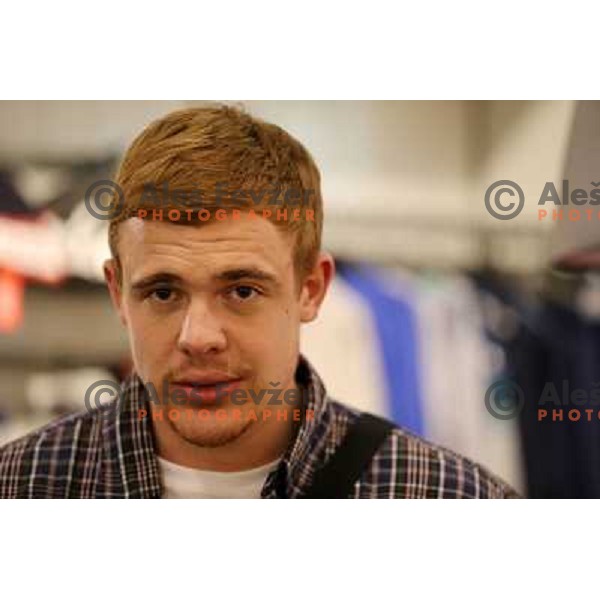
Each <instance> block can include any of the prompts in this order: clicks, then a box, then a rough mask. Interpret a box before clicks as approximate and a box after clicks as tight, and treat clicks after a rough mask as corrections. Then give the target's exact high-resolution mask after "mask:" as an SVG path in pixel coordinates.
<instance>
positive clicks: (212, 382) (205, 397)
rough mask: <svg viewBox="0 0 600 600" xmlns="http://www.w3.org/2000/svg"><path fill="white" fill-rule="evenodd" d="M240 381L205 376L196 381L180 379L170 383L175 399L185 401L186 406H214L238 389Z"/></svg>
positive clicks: (216, 376)
mask: <svg viewBox="0 0 600 600" xmlns="http://www.w3.org/2000/svg"><path fill="white" fill-rule="evenodd" d="M241 383H242V379H231V378H225V377H223V376H222V375H221V376H218V375H205V376H203V377H201V378H197V379H192V378H190V379H180V380H177V381H173V382H172V383H171V388H172V392H176V393H177V398H178V399H179V398H182V397H183V399H185V401H186V404H190V405H206V404H215V403H216V402H218V401H220V400H221V399H223V398H225V397H226V396H227V394H229V393H230V392H231V391H232V390H234V389H236V388H238V387H240V385H241Z"/></svg>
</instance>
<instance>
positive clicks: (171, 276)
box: [131, 267, 279, 291]
mask: <svg viewBox="0 0 600 600" xmlns="http://www.w3.org/2000/svg"><path fill="white" fill-rule="evenodd" d="M214 279H216V280H217V281H224V282H235V281H240V280H243V279H252V280H254V281H262V282H264V283H268V284H271V285H273V286H278V285H279V282H278V279H277V277H275V275H274V274H273V273H270V272H269V271H265V270H263V269H259V268H257V267H242V268H236V269H227V270H225V271H222V272H220V273H217V274H216V275H215V277H214ZM156 283H179V284H181V283H183V279H182V278H181V277H180V276H179V275H176V274H175V273H171V272H169V271H161V272H159V273H152V274H150V275H146V276H144V277H142V278H141V279H139V280H137V281H134V282H133V283H132V284H131V289H132V290H134V291H140V290H143V289H146V288H148V287H150V286H151V285H153V284H156Z"/></svg>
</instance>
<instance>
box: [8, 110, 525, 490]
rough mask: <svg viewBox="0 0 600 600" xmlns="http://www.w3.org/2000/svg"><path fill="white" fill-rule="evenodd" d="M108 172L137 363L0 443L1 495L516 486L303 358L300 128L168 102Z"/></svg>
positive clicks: (307, 172) (113, 270) (118, 273)
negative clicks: (382, 412)
mask: <svg viewBox="0 0 600 600" xmlns="http://www.w3.org/2000/svg"><path fill="white" fill-rule="evenodd" d="M116 183H117V184H118V186H119V188H118V191H117V192H116V194H115V196H114V202H113V204H112V208H113V210H114V212H113V214H112V220H111V224H110V230H109V237H110V247H111V252H112V258H111V259H110V260H107V261H106V263H105V275H106V281H107V284H108V287H109V290H110V294H111V298H112V300H113V303H114V305H115V308H116V310H117V312H118V315H119V317H120V319H121V322H122V323H123V326H124V327H125V328H126V329H127V332H128V335H129V340H130V345H131V351H132V357H133V363H134V367H135V369H134V372H133V374H132V375H131V376H130V377H129V378H128V379H127V381H126V382H124V384H123V386H122V391H121V395H120V397H119V398H118V399H117V400H116V401H114V402H112V403H110V404H109V405H107V406H104V407H100V408H96V409H94V410H91V411H87V412H84V413H81V414H76V415H73V416H69V417H67V418H64V419H62V420H60V421H58V422H56V423H54V424H50V425H49V426H47V427H46V428H44V429H42V430H41V431H38V432H36V433H33V434H31V435H29V436H27V437H25V438H23V439H21V440H18V441H15V442H13V443H11V444H9V445H8V446H7V447H5V448H4V449H3V450H2V451H1V453H0V491H1V495H2V497H61V498H62V497H84V498H88V497H104V498H140V497H141V498H159V497H163V498H208V497H217V498H261V497H262V498H306V497H308V498H311V497H352V498H408V497H427V498H438V497H450V498H471V497H487V498H503V497H512V496H515V493H514V492H513V490H511V489H510V488H509V487H508V486H507V485H506V484H504V483H503V482H502V481H500V480H498V479H497V478H495V477H494V476H492V475H491V474H489V473H488V472H486V471H485V470H484V469H483V468H482V467H480V466H478V465H476V464H474V463H472V462H470V461H468V460H467V459H464V458H462V457H460V456H457V455H456V454H454V453H452V452H450V451H447V450H444V449H441V448H438V447H436V446H433V445H430V444H429V443H427V442H425V441H424V440H421V439H419V438H417V437H415V436H414V435H411V434H410V433H408V432H406V431H404V430H402V429H399V428H397V427H393V426H392V425H391V424H389V423H386V422H384V421H383V420H379V419H376V418H372V417H370V416H369V415H361V414H359V413H358V412H357V411H354V410H352V409H350V408H348V407H345V406H344V405H342V404H339V403H337V402H335V401H333V400H331V399H329V398H328V397H327V394H326V391H325V387H324V385H323V383H322V381H321V380H320V378H319V376H318V374H317V373H316V372H315V370H314V369H313V368H312V367H311V365H310V364H309V362H308V361H307V360H306V358H305V357H303V356H301V355H300V353H299V332H300V326H301V324H302V323H307V322H309V321H312V320H313V319H315V318H316V317H317V315H318V311H319V307H320V305H321V303H322V301H323V299H324V297H325V294H326V292H327V289H328V286H329V283H330V282H331V280H332V277H333V276H334V272H335V271H334V262H333V260H332V258H331V257H330V256H329V255H327V254H326V253H324V252H321V250H320V245H321V231H322V223H323V209H322V199H321V186H320V175H319V171H318V169H317V167H316V165H315V163H314V161H313V159H312V158H311V156H310V155H309V153H308V152H307V151H306V149H305V148H304V147H303V146H302V145H301V144H300V143H299V142H298V141H297V140H295V139H294V138H292V137H291V136H290V135H289V134H288V133H286V132H285V131H283V130H282V129H281V128H279V127H277V126H275V125H272V124H268V123H265V122H262V121H260V120H258V119H255V118H252V117H251V116H250V115H248V114H246V113H245V112H243V111H241V110H238V109H236V108H232V107H227V106H214V107H205V108H192V109H187V110H182V111H177V112H175V113H172V114H169V115H167V116H165V117H164V118H162V119H160V120H158V121H156V122H154V123H152V124H150V125H149V126H148V127H147V128H146V129H145V130H144V131H143V132H142V133H141V134H140V135H139V137H138V138H137V139H136V140H135V141H134V142H133V144H132V145H131V147H130V148H129V149H128V151H127V152H126V154H125V157H124V159H123V161H122V164H121V166H120V169H119V172H118V174H117V177H116Z"/></svg>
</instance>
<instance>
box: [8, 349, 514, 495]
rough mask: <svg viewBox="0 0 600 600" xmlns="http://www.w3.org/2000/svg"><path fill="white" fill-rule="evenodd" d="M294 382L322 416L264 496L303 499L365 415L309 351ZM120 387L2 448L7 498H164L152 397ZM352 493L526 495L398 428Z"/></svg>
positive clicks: (300, 436) (296, 443) (129, 383)
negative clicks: (347, 402)
mask: <svg viewBox="0 0 600 600" xmlns="http://www.w3.org/2000/svg"><path fill="white" fill-rule="evenodd" d="M296 381H297V383H298V384H299V385H300V386H303V387H304V388H305V391H306V393H305V395H304V397H305V398H306V399H307V400H306V401H307V404H308V406H307V407H306V408H308V409H310V410H312V411H314V419H308V420H304V421H302V422H301V423H300V424H299V427H298V429H297V432H296V435H295V437H294V439H293V441H292V442H291V443H290V446H289V448H288V450H287V452H286V453H285V455H284V456H283V457H282V460H281V461H280V463H279V465H278V467H277V469H276V470H274V471H273V472H272V473H271V474H270V475H269V477H268V478H267V481H266V482H265V485H264V487H263V490H262V493H261V496H262V498H302V496H303V494H305V493H306V491H307V490H308V488H309V486H310V485H311V482H312V480H313V476H314V473H315V472H316V470H317V469H318V468H320V467H321V466H322V465H323V464H325V463H326V462H327V461H328V460H329V459H330V458H331V456H333V454H334V453H335V451H336V448H337V447H338V446H339V444H340V443H341V441H342V439H343V437H344V435H345V433H346V431H347V429H348V427H349V426H350V425H351V424H352V423H353V422H354V421H355V419H356V418H357V417H358V415H359V413H358V412H357V411H355V410H353V409H351V408H349V407H347V406H344V405H343V404H340V403H338V402H336V401H334V400H332V399H331V398H329V397H328V396H327V393H326V390H325V387H324V385H323V382H322V381H321V379H320V378H319V376H318V374H317V373H316V371H315V370H314V368H313V367H312V366H311V365H310V363H309V362H308V361H307V360H306V358H305V357H303V356H300V358H299V362H298V367H297V371H296ZM122 390H123V393H122V396H121V401H120V402H118V401H115V402H113V403H110V404H107V405H105V406H103V407H101V408H98V409H94V410H92V411H85V412H81V413H77V414H73V415H69V416H67V417H64V418H62V419H60V420H58V421H55V422H53V423H50V424H49V425H47V426H46V427H44V428H42V429H40V430H39V431H36V432H34V433H32V434H29V435H27V436H25V437H23V438H21V439H19V440H16V441H13V442H11V443H10V444H8V445H6V446H4V447H3V448H2V449H0V498H160V497H161V496H162V484H161V479H160V473H159V468H158V462H157V460H156V455H155V445H154V436H153V432H152V425H151V422H150V419H140V418H139V410H140V409H146V410H148V402H149V400H148V397H147V396H148V395H147V393H145V388H144V384H143V382H142V381H141V379H140V378H139V377H138V376H137V375H136V374H135V373H134V374H132V375H131V376H130V377H129V378H128V379H127V380H126V381H125V382H124V383H123V386H122ZM149 412H150V411H149ZM303 412H304V411H303ZM351 497H353V498H515V497H518V495H517V494H516V493H515V492H514V491H513V490H512V489H511V488H510V487H509V486H508V485H507V484H506V483H504V482H503V481H501V480H500V479H498V478H497V477H494V476H493V475H492V474H490V473H489V472H488V471H486V470H485V469H484V468H483V467H481V466H479V465H477V464H476V463H474V462H472V461H470V460H468V459H466V458H463V457H461V456H459V455H457V454H455V453H454V452H451V451H449V450H446V449H444V448H440V447H438V446H435V445H433V444H430V443H428V442H426V441H425V440H423V439H421V438H419V437H417V436H415V435H413V434H412V433H410V432H408V431H406V430H404V429H402V428H399V427H398V428H395V429H394V430H393V431H392V433H391V434H390V435H389V436H388V438H387V439H386V440H385V442H384V443H383V444H382V445H381V447H380V448H379V449H378V451H377V452H376V454H375V455H374V456H373V459H372V460H371V463H370V464H369V466H368V467H367V469H365V470H364V471H363V473H362V475H361V476H360V478H359V479H358V480H357V481H356V482H355V484H354V491H353V494H352V495H351Z"/></svg>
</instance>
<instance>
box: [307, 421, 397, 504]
mask: <svg viewBox="0 0 600 600" xmlns="http://www.w3.org/2000/svg"><path fill="white" fill-rule="evenodd" d="M394 427H395V425H394V424H393V423H392V422H390V421H388V420H386V419H382V418H381V417H376V416H375V415H371V414H369V413H362V414H361V415H360V416H359V417H358V419H357V420H356V421H355V422H354V423H353V425H351V426H350V428H349V429H348V431H347V432H346V435H345V437H344V439H343V440H342V443H341V444H340V445H339V447H338V449H337V450H336V453H335V454H334V455H333V456H332V457H331V458H330V459H329V461H328V462H327V463H325V465H323V466H322V467H321V468H320V469H319V470H318V471H317V472H316V473H315V475H314V478H313V482H312V485H311V486H310V488H309V489H308V491H307V492H306V494H305V495H304V497H305V498H348V496H350V494H351V493H352V489H353V487H354V482H355V481H356V480H357V479H358V478H359V477H360V475H361V473H362V472H363V471H364V470H365V469H366V468H367V466H368V465H369V463H370V462H371V459H372V458H373V455H374V454H375V452H377V450H378V448H379V447H380V446H381V444H382V443H383V441H384V440H385V438H386V437H387V436H388V434H389V433H390V431H391V430H392V429H393V428H394Z"/></svg>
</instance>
